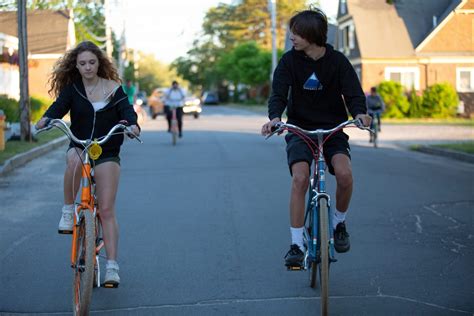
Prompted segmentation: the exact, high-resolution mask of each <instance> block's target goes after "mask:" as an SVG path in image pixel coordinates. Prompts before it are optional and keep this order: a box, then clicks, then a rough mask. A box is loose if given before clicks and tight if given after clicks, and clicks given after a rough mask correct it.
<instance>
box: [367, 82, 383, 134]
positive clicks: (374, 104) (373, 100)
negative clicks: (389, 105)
mask: <svg viewBox="0 0 474 316" xmlns="http://www.w3.org/2000/svg"><path fill="white" fill-rule="evenodd" d="M366 100H367V110H368V113H369V115H370V116H371V117H372V119H373V120H375V119H377V123H378V124H377V125H378V127H379V128H378V131H379V132H380V131H381V128H380V126H381V125H380V115H381V114H382V112H383V111H385V103H384V102H383V100H382V97H381V96H380V95H379V94H378V93H377V88H376V87H372V88H370V94H369V95H368V96H367V98H366ZM372 125H373V124H372ZM371 128H373V126H371Z"/></svg>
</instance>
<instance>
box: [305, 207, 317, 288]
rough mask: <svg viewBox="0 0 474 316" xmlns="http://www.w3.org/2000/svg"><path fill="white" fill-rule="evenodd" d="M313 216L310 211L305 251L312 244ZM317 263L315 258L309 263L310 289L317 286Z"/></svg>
mask: <svg viewBox="0 0 474 316" xmlns="http://www.w3.org/2000/svg"><path fill="white" fill-rule="evenodd" d="M313 214H314V210H313V209H312V210H310V212H309V218H308V220H309V225H308V236H309V240H308V249H307V250H306V251H309V247H310V244H312V242H313V233H314V232H313V223H314V221H313V216H314V215H313ZM317 271H318V262H317V261H316V260H315V258H313V259H312V261H311V262H310V264H309V286H310V287H311V288H313V289H314V288H316V285H317V284H318V283H317V280H318V273H317Z"/></svg>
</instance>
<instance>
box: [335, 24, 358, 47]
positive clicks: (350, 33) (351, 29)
mask: <svg viewBox="0 0 474 316" xmlns="http://www.w3.org/2000/svg"><path fill="white" fill-rule="evenodd" d="M346 28H347V39H348V41H347V43H345V41H346V36H345V35H346V34H345V32H344V30H345V29H346ZM338 30H339V35H340V36H341V41H340V43H339V51H341V52H343V53H344V54H346V55H349V54H350V52H351V49H354V48H355V26H354V21H353V20H348V21H346V22H344V23H341V24H339V27H338Z"/></svg>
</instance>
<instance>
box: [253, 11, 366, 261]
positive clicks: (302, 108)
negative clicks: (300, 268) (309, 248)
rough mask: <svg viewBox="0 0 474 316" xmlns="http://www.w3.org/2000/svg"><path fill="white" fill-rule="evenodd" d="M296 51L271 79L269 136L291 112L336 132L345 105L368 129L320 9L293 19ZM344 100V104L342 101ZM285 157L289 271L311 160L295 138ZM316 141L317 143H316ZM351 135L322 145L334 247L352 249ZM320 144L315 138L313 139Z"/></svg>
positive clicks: (298, 244)
mask: <svg viewBox="0 0 474 316" xmlns="http://www.w3.org/2000/svg"><path fill="white" fill-rule="evenodd" d="M289 29H290V31H291V33H290V40H291V41H292V43H293V49H292V50H291V51H289V52H287V53H285V54H284V55H283V57H282V58H281V59H280V61H279V63H278V66H277V68H276V70H275V73H274V74H273V83H272V93H271V96H270V99H269V102H268V117H269V119H270V121H269V122H267V123H265V124H264V125H263V126H262V134H263V135H268V134H270V133H271V129H272V127H273V126H274V124H275V123H277V122H279V121H281V117H282V114H283V112H284V110H285V108H286V109H287V116H288V123H291V124H294V125H297V126H300V127H301V128H304V129H307V130H314V129H318V128H322V129H326V128H333V127H335V126H337V125H338V124H340V123H342V122H344V121H346V120H347V119H348V117H347V112H346V107H345V104H347V108H348V109H349V111H350V113H351V114H352V116H353V117H354V118H357V119H361V121H362V123H363V124H364V125H365V126H368V125H369V124H370V116H368V115H367V108H366V104H365V95H364V92H363V91H362V88H361V86H360V83H359V79H358V78H357V75H356V73H355V71H354V69H353V68H352V65H351V64H350V62H349V61H348V60H347V58H346V57H345V56H344V55H343V54H342V53H340V52H338V51H336V50H334V48H333V47H332V46H331V45H329V44H327V43H326V41H327V29H328V22H327V18H326V15H325V14H324V13H323V12H322V11H320V10H319V9H315V10H305V11H302V12H299V13H298V14H296V15H295V16H293V17H292V18H291V19H290V23H289ZM343 98H344V100H343ZM285 139H286V142H287V147H286V151H287V158H288V166H289V169H290V174H291V176H292V185H291V195H290V224H291V228H290V231H291V246H290V250H289V251H288V253H287V254H286V256H285V261H286V262H285V264H286V265H287V266H293V265H301V264H302V262H303V258H304V251H305V249H304V245H303V229H304V210H305V195H306V192H307V190H308V182H309V176H310V166H311V161H312V159H313V157H312V154H311V152H310V151H309V149H308V148H307V145H306V144H305V142H304V141H303V140H301V139H300V138H299V137H297V135H294V134H291V133H290V134H287V135H286V136H285ZM313 139H314V138H313ZM348 139H349V137H348V135H346V134H345V133H344V132H342V131H340V132H337V133H336V134H334V135H333V136H332V137H331V138H330V139H329V140H328V141H327V142H326V143H325V144H324V154H325V158H326V161H327V164H328V168H329V172H330V173H331V174H333V175H335V176H336V182H337V189H336V210H335V213H334V218H333V220H332V223H333V225H334V229H335V233H334V238H335V248H336V251H338V252H346V251H348V250H349V248H350V242H349V234H348V233H347V230H346V224H345V217H346V213H347V210H348V208H349V202H350V199H351V195H352V186H353V179H352V170H351V162H350V147H349V143H348ZM314 141H315V142H317V139H314Z"/></svg>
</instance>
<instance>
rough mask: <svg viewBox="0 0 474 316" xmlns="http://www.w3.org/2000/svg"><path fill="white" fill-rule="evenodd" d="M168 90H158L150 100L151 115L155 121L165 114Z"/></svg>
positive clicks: (152, 94)
mask: <svg viewBox="0 0 474 316" xmlns="http://www.w3.org/2000/svg"><path fill="white" fill-rule="evenodd" d="M166 90H167V89H166V88H156V89H155V90H153V92H152V93H151V95H150V97H149V98H148V106H149V107H150V115H151V117H152V118H153V119H155V118H156V117H157V116H158V115H160V114H163V112H164V97H165V93H166Z"/></svg>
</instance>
